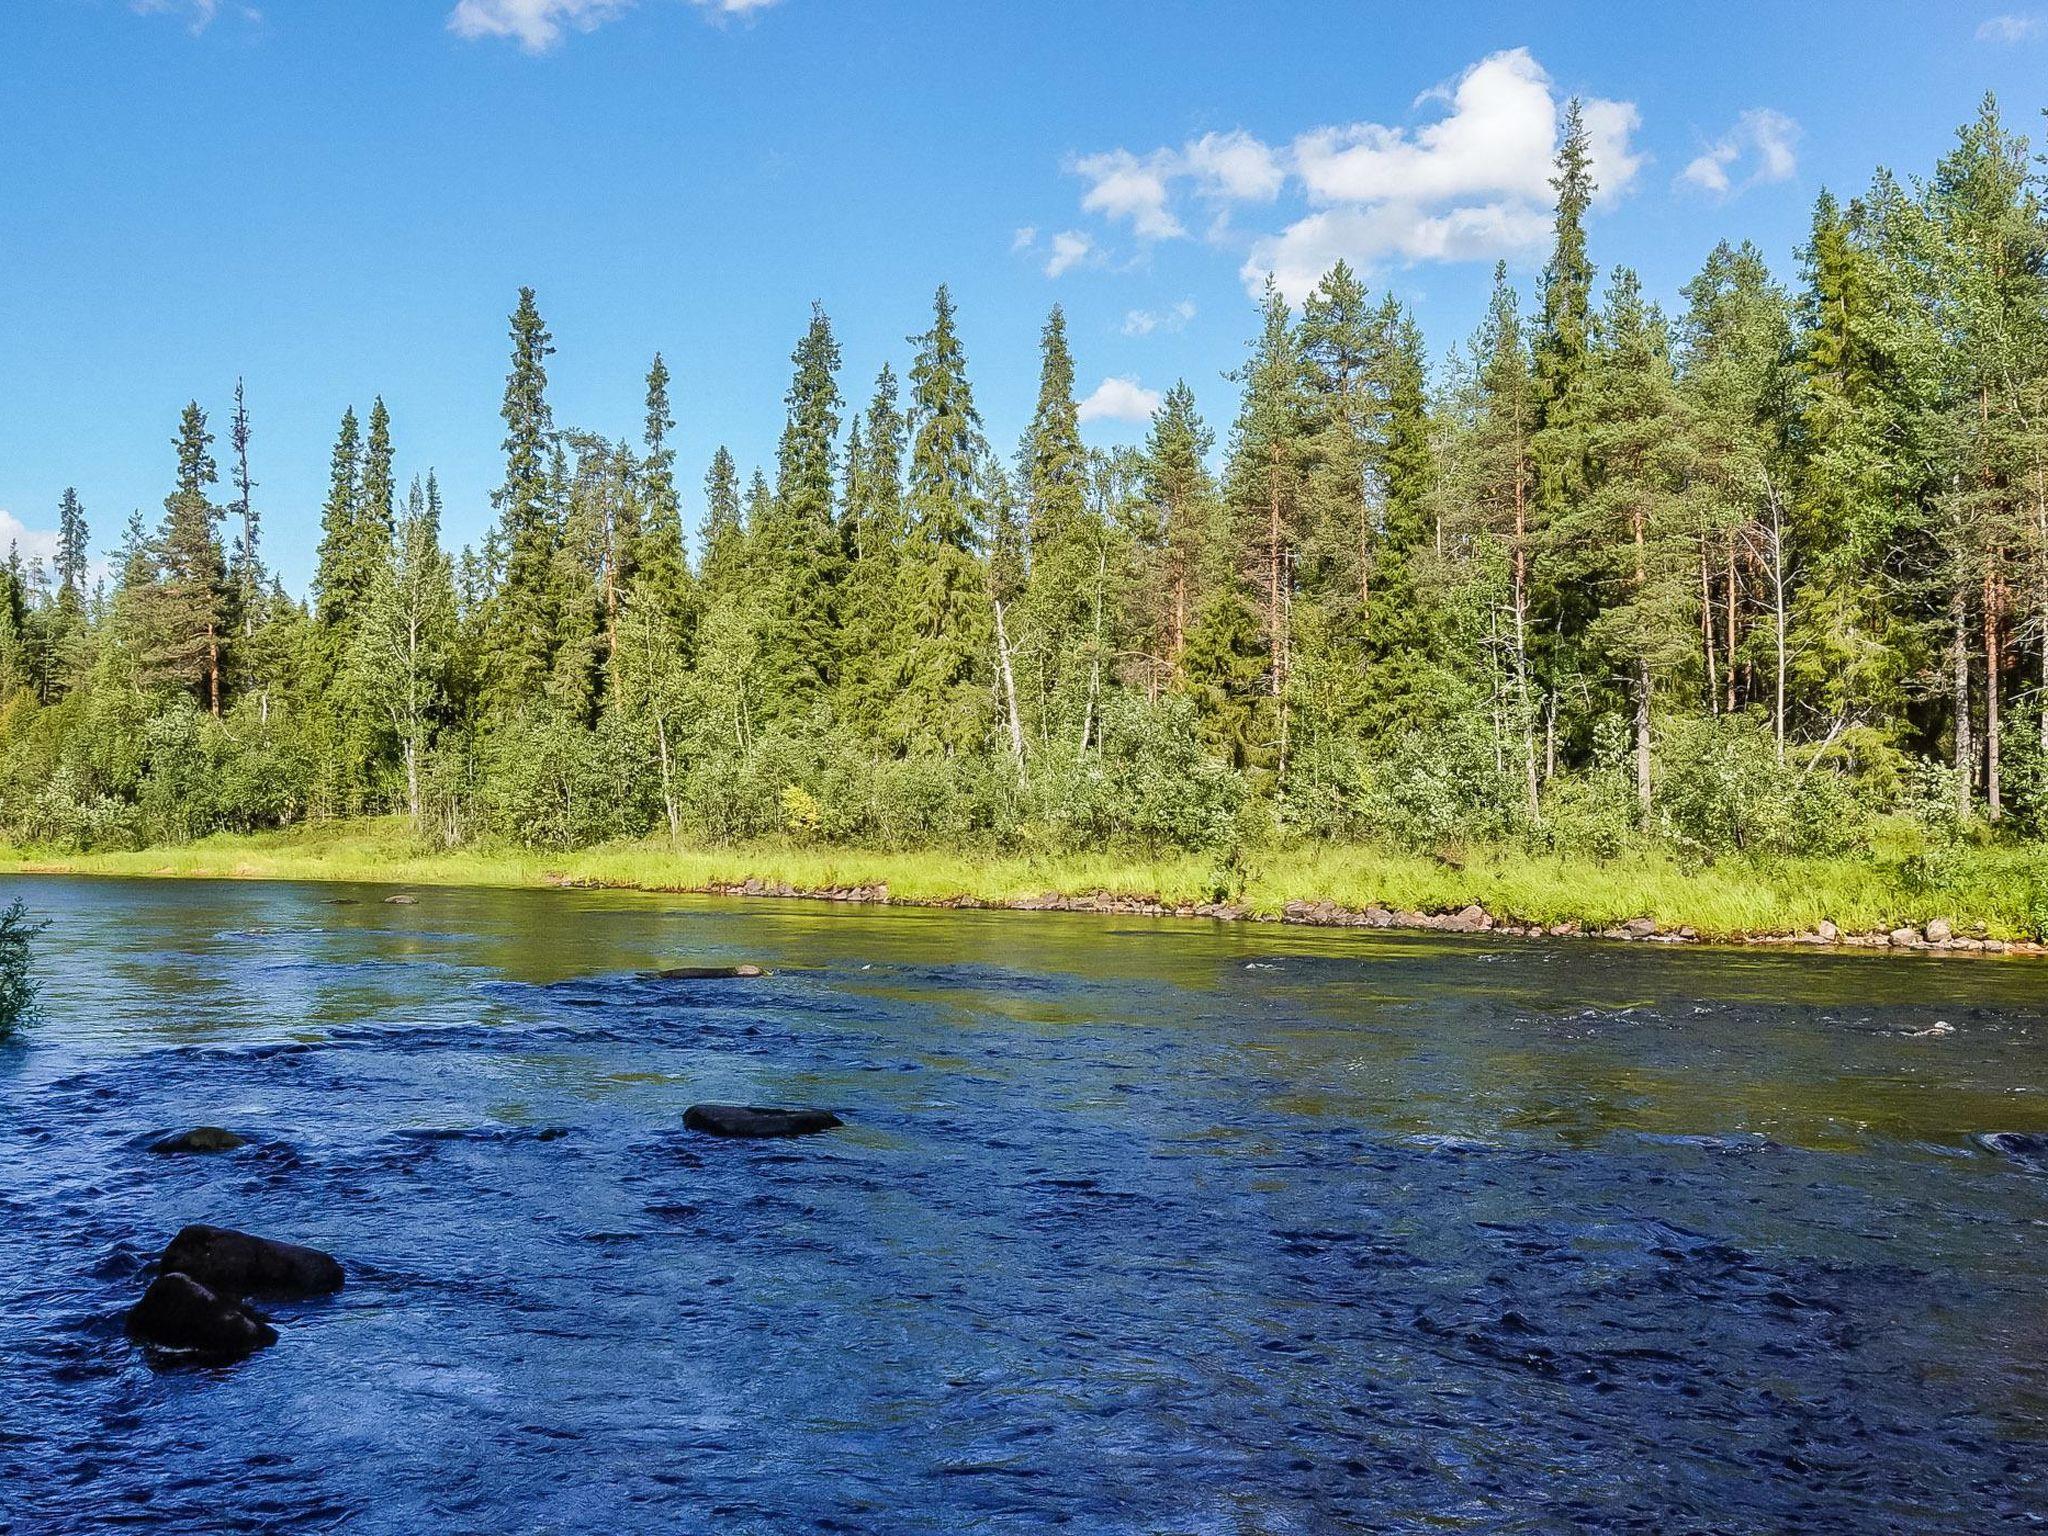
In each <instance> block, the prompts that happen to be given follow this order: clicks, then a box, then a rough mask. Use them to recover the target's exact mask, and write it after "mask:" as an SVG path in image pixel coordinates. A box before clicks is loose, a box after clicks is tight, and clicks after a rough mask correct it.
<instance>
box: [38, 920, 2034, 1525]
mask: <svg viewBox="0 0 2048 1536" xmlns="http://www.w3.org/2000/svg"><path fill="white" fill-rule="evenodd" d="M17 890H18V891H19V892H20V893H21V894H23V895H25V896H26V897H27V898H28V899H29V901H30V902H31V903H32V905H34V906H35V907H37V908H38V909H39V911H40V912H41V913H42V915H45V916H48V917H50V918H51V919H53V921H54V926H53V928H52V929H51V932H50V934H49V935H48V939H47V942H46V949H45V953H46V956H47V962H48V966H47V968H48V970H49V972H50V984H49V987H48V1004H49V1014H50V1018H49V1020H48V1022H47V1023H46V1024H45V1025H44V1026H43V1027H42V1028H41V1029H40V1030H38V1031H37V1032H36V1034H35V1035H34V1036H33V1037H32V1038H31V1039H30V1040H28V1041H27V1042H26V1043H25V1044H20V1045H17V1046H14V1047H12V1048H9V1049H7V1050H4V1051H0V1275H5V1276H6V1277H7V1278H8V1281H9V1285H8V1292H9V1294H8V1296H7V1299H6V1301H5V1304H4V1305H0V1529H6V1528H7V1526H8V1522H9V1520H10V1519H11V1520H12V1522H13V1528H14V1529H15V1530H18V1531H22V1532H30V1531H34V1532H43V1531H51V1532H56V1531H78V1532H84V1531H99V1530H105V1529H109V1528H123V1527H128V1528H153V1529H163V1530H176V1531H180V1532H202V1531H258V1530H289V1531H306V1530H320V1529H337V1530H341V1529H345V1530H349V1531H366V1532H393V1533H397V1532H418V1531H489V1532H500V1531H527V1530H545V1531H575V1532H583V1531H591V1530H634V1531H640V1530H648V1531H711V1530H718V1531H760V1532H784V1531H791V1530H798V1529H816V1530H831V1531H859V1532H877V1533H896V1532H913V1533H915V1532H933V1533H940V1532H943V1533H955V1532H964V1531H970V1530H971V1531H990V1532H1010V1531H1020V1532H1021V1531H1037V1530H1043V1529H1048V1528H1051V1527H1054V1526H1056V1525H1059V1526H1064V1527H1065V1528H1067V1529H1070V1530H1079V1531H1117V1532H1200V1533H1209V1532H1215V1533H1233V1536H1235V1533H1245V1532H1257V1533H1284V1532H1304V1533H1309V1532H1324V1531H1336V1530H1353V1529H1356V1530H1387V1529H1396V1530H1399V1529H1416V1530H1423V1529H1427V1530H1444V1529H1449V1530H1467V1529H1472V1530H1571V1529H1581V1528H1596V1529H1639V1530H1645V1531H1670V1530H1695V1529H1714V1530H1744V1531H1781V1530H1787V1529H1830V1530H1835V1529H1841V1530H1869V1531H1880V1530H1896V1529H1913V1530H1936V1531H1957V1532H1984V1531H1990V1530H1994V1529H2002V1528H2010V1527H2012V1526H2014V1525H2020V1524H2038V1523H2042V1522H2043V1521H2048V1490H2044V1488H2043V1484H2042V1476H2043V1473H2042V1469H2043V1468H2044V1467H2048V1448H2044V1440H2048V1363H2044V1362H2048V1313H2044V1306H2043V1302H2042V1299H2041V1298H2042V1296H2043V1291H2044V1285H2043V1283H2044V1280H2048V1246H2044V1241H2043V1238H2044V1233H2048V1227H2044V1224H2043V1223H2044V1215H2048V1198H2044V1197H2048V1179H2044V1177H2043V1175H2042V1172H2041V1167H2042V1165H2041V1163H2040V1162H2039V1161H2038V1160H2034V1161H2030V1160H2029V1157H2028V1156H2026V1155H2024V1148H2025V1146H2026V1145H2028V1144H2027V1143H2024V1142H2020V1141H2007V1142H2001V1141H1998V1140H1986V1139H1985V1138H1986V1137H1987V1136H1989V1135H1990V1134H1991V1133H1995V1132H2001V1131H2005V1132H2019V1133H2040V1132H2044V1131H2048V1101H2044V1096H2043V1088H2044V1086H2048V1064H2044V1060H2043V1047H2044V1044H2048V971H2044V970H2043V969H2041V968H2040V967H2036V966H2030V965H2026V964H2020V963H2009V964H1999V963H1991V962H1974V963H1973V962H1968V961H1962V960H1956V959H1934V958H1928V959H1889V960H1874V959H1871V958H1869V957H1854V958H1851V957H1831V956H1822V955H1807V954H1800V955H1781V954H1767V955H1755V954H1722V953H1714V952H1702V951H1689V952H1681V951H1672V950H1665V949H1657V950H1647V949H1643V948H1637V947H1621V946H1601V945H1586V944H1566V943H1560V944H1556V945H1544V944H1523V943H1510V942H1504V941H1502V942H1496V941H1491V940H1484V939H1475V940H1466V941H1452V940H1424V939H1416V938H1399V937H1392V936H1386V935H1372V934H1360V933H1348V932H1347V933H1341V934H1317V933H1304V932H1293V931H1286V932H1283V931H1278V930H1275V929H1272V928H1265V927H1212V926H1209V925H1198V924H1185V923H1173V922H1161V923H1158V924H1136V925H1134V924H1131V923H1129V922H1128V921H1126V920H1117V921H1116V923H1115V925H1114V926H1110V925H1106V924H1105V923H1104V921H1103V920H1101V919H1093V918H1085V917H1064V916H1051V915H1038V914H1015V913H933V912H889V911H870V910H860V909H845V908H837V907H823V906H810V905H798V904H741V903H723V904H721V903H717V902H711V901H695V900H676V899H656V898H650V897H639V896H631V895H624V894H601V893H567V892H544V893H543V892H525V893H512V892H480V891H446V892H442V891H435V892H424V893H422V895H421V899H420V903H419V905H417V906H414V907H404V908H400V907H389V906H384V905H382V904H380V903H379V902H378V901H377V899H376V898H377V896H378V895H380V894H381V893H380V892H371V891H341V890H337V889H336V888H334V887H296V886H287V885H252V884H233V885H228V884H169V883H164V884H149V883H139V884H126V883H115V882H83V881H66V882H47V883H30V882H14V883H9V882H0V901H4V900H5V899H6V898H7V897H8V896H10V895H11V894H14V893H15V892H16V891H17ZM338 895H340V896H352V897H356V898H358V900H357V901H356V902H355V903H354V904H349V905H334V904H331V903H332V901H333V899H334V898H335V897H336V896H338ZM741 960H755V961H761V962H764V963H767V964H769V965H771V966H774V967H776V968H777V970H778V973H779V974H777V975H775V976H774V977H772V978H769V979H767V980H764V981H754V982H746V981H716V982H695V983H649V982H645V981H641V980H639V979H637V978H636V977H635V975H634V973H636V972H638V971H640V970H643V969H646V968H649V967H652V966H657V965H662V964H671V965H672V964H683V963H698V962H702V963H729V962H737V961H741ZM1937 1023H1945V1024H1947V1025H1948V1026H1949V1028H1948V1029H1946V1030H1935V1028H1934V1026H1935V1025H1936V1024H1937ZM704 1099H735V1100H743V1101H753V1102H783V1103H802V1104H818V1105H823V1106H827V1107H830V1108H832V1109H835V1110H837V1111H838V1112H839V1113H840V1114H842V1115H843V1116H845V1118H846V1119H847V1120H848V1122H849V1127H848V1129H846V1130H844V1131H841V1132H837V1133H834V1134H833V1135H831V1136H829V1137H824V1138H819V1139H816V1140H812V1141H806V1142H802V1143H795V1144H782V1145H751V1144H729V1143H718V1142H707V1141H704V1140H702V1139H700V1138H696V1137H693V1136H690V1135H687V1134H686V1133H684V1132H683V1131H682V1129H681V1122H682V1111H683V1109H684V1107H685V1106H687V1105H688V1104H690V1103H692V1102H695V1101H698V1100H704ZM201 1123H211V1124H223V1125H227V1126H230V1127H232V1128H233V1129H235V1130H237V1131H240V1132H241V1133H243V1134H244V1135H247V1136H249V1137H250V1138H251V1145H250V1146H249V1147H247V1148H245V1149H243V1150H241V1151H239V1152H235V1153H231V1154H227V1155H224V1156H220V1157H214V1158H191V1159H164V1158H155V1157H150V1156H148V1155H147V1154H146V1153H145V1151H144V1150H143V1149H144V1148H145V1147H146V1145H147V1143H148V1141H149V1140H150V1139H152V1138H153V1137H154V1135H156V1134H158V1133H160V1132H162V1131H164V1130H168V1129H174V1128H181V1127H185V1126H190V1125H194V1124H201ZM2015 1149H2018V1154H2019V1155H2015ZM189 1220H212V1221H218V1222H225V1223H229V1224H234V1225H243V1226H247V1227H250V1228H252V1229H255V1230H258V1231H262V1232H265V1233H270V1234H273V1235H276V1236H281V1237H288V1238H293V1239H297V1240H301V1241H307V1242H312V1243H316V1244H318V1245H319V1246H322V1247H325V1248H330V1249H332V1250H333V1251H335V1252H337V1253H338V1254H340V1255H342V1256H343V1258H344V1260H345V1261H346V1262H347V1263H348V1265H349V1268H350V1283H349V1287H348V1289H347V1290H346V1291H344V1292H343V1293H342V1294H341V1296H340V1297H338V1298H335V1299H334V1300H332V1301H327V1302H321V1303H316V1304H308V1305H305V1306H301V1307H281V1308H278V1309H276V1317H277V1320H278V1322H279V1324H280V1326H281V1328H282V1331H283V1335H284V1337H283V1341H282V1342H281V1343H280V1344H279V1345H278V1346H277V1347H276V1348H275V1349H272V1350H270V1351H269V1352H268V1353H266V1354H263V1355H260V1356H258V1357H256V1358H255V1359H253V1360H251V1361H249V1362H247V1363H245V1364H243V1365H241V1366H239V1367H236V1368H234V1369H232V1370H226V1371H171V1372H162V1371H155V1370H152V1369H151V1368H150V1367H149V1366H148V1365H147V1364H146V1363H145V1362H144V1361H143V1360H142V1359H140V1358H139V1357H138V1356H137V1355H136V1354H135V1353H134V1351H133V1350H132V1348H131V1347H130V1346H129V1345H128V1344H127V1343H126V1342H125V1340H124V1339H123V1338H122V1336H121V1330H120V1323H119V1314H120V1309H121V1308H122V1307H123V1305H124V1304H125V1303H126V1302H127V1301H128V1300H129V1299H130V1298H132V1296H133V1295H134V1294H135V1293H136V1291H137V1290H138V1288H139V1283H140V1282H139V1280H138V1276H139V1274H140V1273H141V1271H142V1269H143V1267H144V1266H145V1265H146V1264H147V1263H148V1261H149V1259H150V1256H151V1255H152V1254H153V1253H154V1252H155V1251H156V1250H157V1249H158V1248H160V1247H161V1245H162V1243H163V1242H164V1240H165V1239H166V1238H167V1237H168V1236H169V1234H170V1233H171V1232H172V1231H173V1230H174V1229H175V1228H176V1227H177V1226H179V1225H180V1224H181V1223H183V1222H185V1221H189Z"/></svg>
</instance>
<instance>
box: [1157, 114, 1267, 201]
mask: <svg viewBox="0 0 2048 1536" xmlns="http://www.w3.org/2000/svg"><path fill="white" fill-rule="evenodd" d="M1180 163H1181V170H1182V173H1183V174H1184V175H1187V176H1190V177H1192V178H1194V181H1195V183H1196V185H1197V186H1199V187H1200V188H1201V189H1202V190H1203V191H1204V192H1206V193H1207V194H1208V195H1209V196H1211V197H1216V198H1231V199H1234V200H1236V201H1238V202H1271V201H1272V200H1273V199H1274V198H1275V197H1277V196H1279V195H1280V188H1281V185H1282V184H1283V183H1284V182H1285V181H1286V179H1287V172H1286V170H1285V169H1284V168H1283V167H1282V166H1281V164H1280V157H1279V156H1278V155H1277V154H1275V153H1274V152H1273V150H1272V148H1271V146H1269V145H1266V144H1261V143H1260V142H1259V141H1258V140H1257V139H1255V138H1253V137H1252V136H1251V135H1250V134H1248V133H1246V132H1244V131H1243V130H1242V129H1239V130H1238V131H1236V132H1234V133H1205V134H1203V135H1202V136H1201V137H1200V138H1199V139H1195V140H1193V141H1192V142H1190V143H1189V144H1188V145H1187V147H1186V148H1185V149H1183V150H1182V151H1181V152H1180Z"/></svg>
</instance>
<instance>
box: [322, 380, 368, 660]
mask: <svg viewBox="0 0 2048 1536" xmlns="http://www.w3.org/2000/svg"><path fill="white" fill-rule="evenodd" d="M362 503H363V436H362V428H361V427H360V426H359V425H358V424H357V422H356V412H355V407H354V406H350V407H349V408H348V409H347V410H345V411H343V412H342V414H341V430H340V432H339V433H338V434H337V435H336V437H335V439H334V455H333V458H332V461H331V463H330V466H329V469H328V488H327V504H326V506H325V507H323V508H322V509H321V513H320V554H319V561H320V563H319V566H318V568H317V569H316V570H315V572H314V574H313V613H314V616H315V617H316V618H317V619H318V620H319V621H320V622H321V623H322V624H327V625H342V624H346V623H347V622H348V619H349V616H350V614H351V613H353V612H354V611H355V609H356V607H357V605H358V604H360V603H361V601H362V598H363V594H364V592H365V591H366V590H367V589H368V585H369V581H368V578H369V572H368V571H367V570H366V569H364V567H363V565H362V562H361V556H362V552H363V551H362V540H361V537H360V533H361V523H362Z"/></svg>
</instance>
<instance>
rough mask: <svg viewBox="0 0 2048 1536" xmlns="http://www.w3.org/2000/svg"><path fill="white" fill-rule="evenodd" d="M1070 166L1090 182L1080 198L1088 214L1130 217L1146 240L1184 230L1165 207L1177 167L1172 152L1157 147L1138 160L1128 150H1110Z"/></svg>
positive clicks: (1162, 238) (1168, 236)
mask: <svg viewBox="0 0 2048 1536" xmlns="http://www.w3.org/2000/svg"><path fill="white" fill-rule="evenodd" d="M1069 169H1071V170H1072V171H1073V173H1074V174H1075V175H1077V176H1080V177H1084V178H1085V179H1086V180H1088V181H1089V182H1090V183H1092V185H1091V186H1090V187H1089V188H1088V191H1087V193H1086V195H1084V196H1083V197H1082V199H1081V206H1082V207H1083V208H1085V209H1087V210H1088V211H1089V212H1090V213H1099V214H1101V215H1102V216H1103V217H1104V218H1106V219H1129V220H1130V221H1131V228H1133V229H1134V230H1136V231H1137V232H1138V233H1139V234H1140V235H1142V236H1143V237H1144V238H1145V239H1147V240H1170V239H1172V238H1173V237H1174V236H1175V235H1184V234H1186V233H1187V231H1186V230H1185V229H1184V228H1183V227H1182V226H1181V222H1180V220H1179V219H1177V218H1175V217H1174V216H1173V214H1172V213H1171V212H1169V211H1168V209H1167V206H1166V201H1167V197H1168V195H1169V194H1168V192H1167V182H1168V181H1169V180H1170V179H1171V178H1172V177H1173V176H1174V174H1175V169H1176V157H1175V155H1174V153H1173V151H1171V150H1160V151H1159V152H1157V153H1156V154H1151V155H1147V156H1146V157H1145V158H1144V159H1142V160H1141V159H1139V158H1138V157H1137V156H1136V155H1134V154H1132V153H1131V152H1130V151H1129V150H1127V149H1112V150H1109V151H1107V152H1105V153H1103V154H1099V155H1089V156H1087V157H1085V158H1083V159H1080V160H1076V161H1074V162H1073V163H1072V165H1071V166H1070V167H1069Z"/></svg>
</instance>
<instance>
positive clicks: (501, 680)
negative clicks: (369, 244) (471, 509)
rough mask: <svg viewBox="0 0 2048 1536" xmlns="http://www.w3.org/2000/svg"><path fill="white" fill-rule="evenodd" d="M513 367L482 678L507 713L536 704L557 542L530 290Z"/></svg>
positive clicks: (553, 617) (545, 657)
mask: <svg viewBox="0 0 2048 1536" xmlns="http://www.w3.org/2000/svg"><path fill="white" fill-rule="evenodd" d="M511 327H512V328H511V340H512V366H511V369H510V371H509V372H508V373H507V375H506V378H505V399H504V403H503V405H502V406H501V408H500V411H499V414H500V415H501V416H502V417H503V419H504V422H505V441H504V450H505V480H504V483H503V484H502V485H500V486H499V488H498V489H497V490H496V491H494V492H492V494H491V501H492V505H494V506H495V507H496V508H497V510H498V526H497V539H498V545H499V548H500V551H501V554H502V559H503V561H504V566H503V572H502V575H501V577H500V579H499V582H498V586H497V590H496V591H495V592H494V593H492V595H491V610H492V611H491V619H490V623H489V626H488V628H489V632H490V635H491V642H492V643H491V646H490V652H489V666H488V669H487V673H486V678H485V688H486V696H487V699H488V702H489V704H490V706H491V708H492V709H493V710H494V711H496V712H497V713H500V714H506V713H510V712H512V711H515V710H517V709H519V708H520V707H521V706H523V705H525V704H529V703H531V702H534V701H535V700H537V699H538V698H539V696H540V694H541V690H542V685H543V683H544V682H545V680H546V679H547V677H548V675H549V672H550V670H551V668H552V664H553V660H554V646H555V643H556V640H557V620H558V615H557V614H556V612H555V609H554V604H555V596H556V581H555V554H556V551H557V550H558V549H559V548H560V547H561V543H562V526H561V513H562V504H561V496H560V490H561V486H560V481H559V477H558V476H554V475H551V473H550V471H551V469H553V468H554V467H555V466H556V464H557V461H558V445H557V443H556V440H555V418H554V412H553V411H552V409H550V407H549V405H548V398H547V387H548V374H547V360H548V358H549V357H550V356H551V355H552V354H553V352H554V350H555V348H554V338H553V337H552V336H550V335H549V334H548V330H547V327H546V325H545V324H544V323H543V322H542V320H541V317H540V309H539V306H538V305H537V304H536V303H535V302H534V293H533V290H532V289H531V288H521V289H520V290H519V303H518V306H517V307H516V308H515V309H514V310H513V312H512V321H511Z"/></svg>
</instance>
